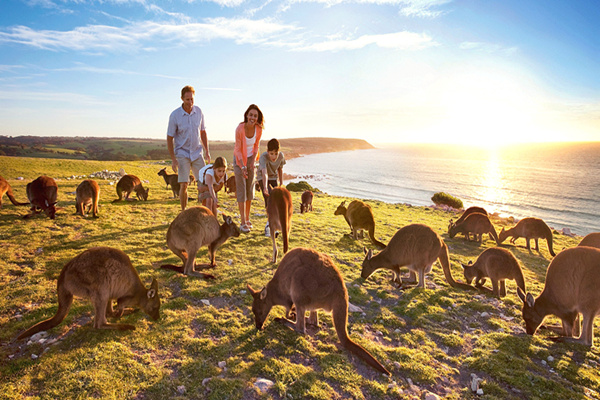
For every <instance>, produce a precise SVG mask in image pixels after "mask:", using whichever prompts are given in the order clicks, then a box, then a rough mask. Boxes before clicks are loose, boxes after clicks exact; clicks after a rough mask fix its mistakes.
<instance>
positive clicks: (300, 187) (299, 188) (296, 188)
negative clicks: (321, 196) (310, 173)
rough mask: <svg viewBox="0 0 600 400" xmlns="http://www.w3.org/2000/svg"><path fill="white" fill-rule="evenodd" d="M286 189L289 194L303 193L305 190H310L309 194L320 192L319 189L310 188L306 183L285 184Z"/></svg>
mask: <svg viewBox="0 0 600 400" xmlns="http://www.w3.org/2000/svg"><path fill="white" fill-rule="evenodd" d="M286 189H287V190H289V191H290V192H304V191H305V190H310V191H311V192H320V190H319V189H317V188H314V187H312V186H310V184H309V183H308V182H306V181H300V182H290V183H288V184H287V186H286Z"/></svg>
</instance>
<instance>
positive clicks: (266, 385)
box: [254, 378, 275, 393]
mask: <svg viewBox="0 0 600 400" xmlns="http://www.w3.org/2000/svg"><path fill="white" fill-rule="evenodd" d="M274 384H275V383H274V382H273V381H270V380H268V379H264V378H258V379H257V380H256V382H254V387H255V388H257V389H258V391H259V392H261V393H264V392H266V391H268V390H269V389H271V388H272V387H273V385H274Z"/></svg>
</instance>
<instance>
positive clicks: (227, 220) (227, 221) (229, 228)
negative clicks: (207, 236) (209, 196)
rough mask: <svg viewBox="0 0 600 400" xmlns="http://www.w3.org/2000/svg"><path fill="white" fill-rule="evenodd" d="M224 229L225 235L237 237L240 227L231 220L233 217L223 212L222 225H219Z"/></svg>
mask: <svg viewBox="0 0 600 400" xmlns="http://www.w3.org/2000/svg"><path fill="white" fill-rule="evenodd" d="M221 226H222V227H223V228H225V229H224V231H225V234H226V235H227V237H238V236H240V228H238V226H237V225H236V224H235V222H233V218H231V217H230V216H227V215H225V214H223V225H221Z"/></svg>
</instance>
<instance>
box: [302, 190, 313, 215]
mask: <svg viewBox="0 0 600 400" xmlns="http://www.w3.org/2000/svg"><path fill="white" fill-rule="evenodd" d="M313 197H314V196H313V192H311V191H310V190H305V191H304V192H303V193H302V196H301V197H300V213H301V214H304V213H305V212H309V211H312V210H313V206H312V202H313Z"/></svg>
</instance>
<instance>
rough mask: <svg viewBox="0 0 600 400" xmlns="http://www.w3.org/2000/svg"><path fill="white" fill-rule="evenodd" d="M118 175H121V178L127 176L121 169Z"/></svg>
mask: <svg viewBox="0 0 600 400" xmlns="http://www.w3.org/2000/svg"><path fill="white" fill-rule="evenodd" d="M106 172H108V171H106ZM119 175H121V176H125V175H127V174H126V173H125V170H124V169H123V168H121V169H120V170H119Z"/></svg>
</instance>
